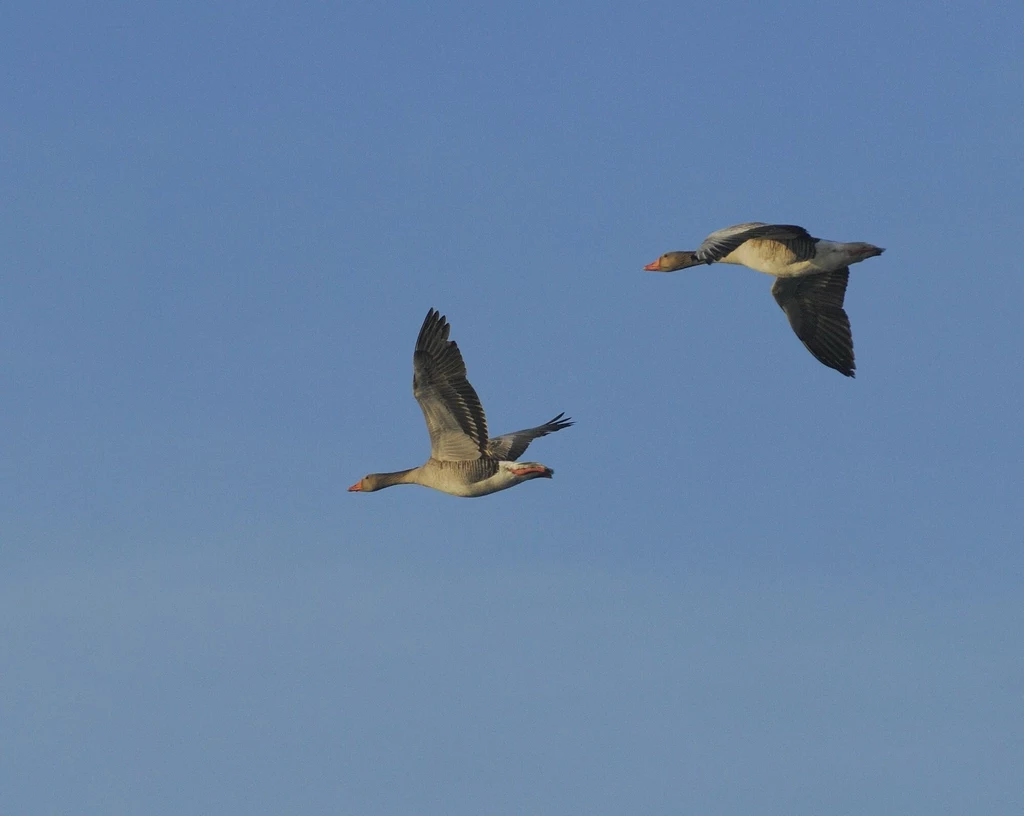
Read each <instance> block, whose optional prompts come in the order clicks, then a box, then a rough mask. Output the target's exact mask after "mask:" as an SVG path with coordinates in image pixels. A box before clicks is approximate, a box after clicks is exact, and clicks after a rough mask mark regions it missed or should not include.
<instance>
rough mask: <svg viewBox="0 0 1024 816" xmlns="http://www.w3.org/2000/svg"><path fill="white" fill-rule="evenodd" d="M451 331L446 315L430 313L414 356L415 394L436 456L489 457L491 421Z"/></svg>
mask: <svg viewBox="0 0 1024 816" xmlns="http://www.w3.org/2000/svg"><path fill="white" fill-rule="evenodd" d="M450 331H451V326H449V325H448V322H447V320H445V317H444V315H442V314H439V313H438V312H437V310H436V309H431V310H430V311H429V312H427V317H426V319H425V320H424V321H423V326H422V327H421V328H420V334H419V337H417V338H416V351H415V352H414V353H413V356H412V366H413V377H412V393H413V396H414V397H416V401H417V402H418V403H419V404H420V409H421V410H422V411H423V418H424V419H425V420H426V421H427V430H428V431H429V432H430V455H431V456H432V457H433V458H434V459H441V460H449V461H457V462H465V461H470V460H473V459H479V458H480V457H481V456H483V455H484V452H485V449H486V445H487V420H486V418H485V417H484V409H483V407H482V406H481V405H480V398H479V397H478V396H477V395H476V391H474V390H473V386H472V385H470V384H469V380H467V379H466V364H465V363H464V362H463V361H462V354H461V353H460V352H459V347H458V345H456V343H455V341H453V340H449V339H448V333H449V332H450Z"/></svg>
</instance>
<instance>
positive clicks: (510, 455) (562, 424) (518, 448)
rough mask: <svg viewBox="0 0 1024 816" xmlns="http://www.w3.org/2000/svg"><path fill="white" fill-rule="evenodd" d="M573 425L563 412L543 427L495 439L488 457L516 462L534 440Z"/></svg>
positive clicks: (488, 444)
mask: <svg viewBox="0 0 1024 816" xmlns="http://www.w3.org/2000/svg"><path fill="white" fill-rule="evenodd" d="M563 417H565V418H564V419H563ZM572 424H574V423H573V421H572V420H571V419H569V418H568V417H566V416H565V412H564V411H563V412H562V413H561V414H559V415H558V416H556V417H555V418H554V419H551V420H549V421H547V422H545V423H544V424H543V425H538V426H537V427H536V428H527V429H526V430H524V431H513V432H512V433H507V434H502V435H501V436H496V437H494V439H492V440H490V441H489V442H488V443H487V455H488V456H492V457H494V458H495V459H502V460H504V461H507V462H514V461H515V460H516V459H518V458H519V457H520V456H522V455H523V454H524V453H526V449H527V448H528V447H529V446H530V443H531V442H532V441H533V440H534V439H539V438H540V437H542V436H547V435H548V434H549V433H554V432H555V431H560V430H562V428H568V427H569V426H570V425H572Z"/></svg>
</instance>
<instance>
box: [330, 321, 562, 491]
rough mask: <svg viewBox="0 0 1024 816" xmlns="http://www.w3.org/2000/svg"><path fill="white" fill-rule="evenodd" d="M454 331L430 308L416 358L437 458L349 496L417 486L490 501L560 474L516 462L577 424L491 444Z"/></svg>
mask: <svg viewBox="0 0 1024 816" xmlns="http://www.w3.org/2000/svg"><path fill="white" fill-rule="evenodd" d="M450 331H451V326H449V325H448V321H447V320H446V319H445V317H444V315H442V314H439V313H438V312H437V311H436V310H435V309H431V310H430V311H429V312H428V313H427V317H426V319H425V320H424V321H423V326H422V327H421V328H420V334H419V337H417V338H416V351H415V352H414V353H413V357H412V365H413V377H412V393H413V396H414V397H416V401H417V402H418V403H419V404H420V408H421V409H422V411H423V417H424V419H426V421H427V430H428V431H429V432H430V458H429V459H428V460H427V461H426V463H425V464H422V465H420V466H419V467H414V468H410V469H409V470H400V471H397V472H394V473H371V474H369V475H368V476H364V477H363V478H362V479H360V480H359V481H358V482H356V483H355V484H354V485H352V487H350V488H349V492H350V493H372V492H373V491H374V490H381V489H383V488H385V487H391V486H392V485H400V484H418V485H423V486H424V487H432V488H434V489H435V490H441V491H443V492H445V493H450V494H452V495H453V496H486V495H487V494H489V493H495V492H497V491H499V490H505V489H506V488H509V487H513V486H514V485H517V484H519V483H520V482H525V481H528V480H530V479H550V478H551V476H552V474H554V471H553V470H552V469H551V468H549V467H547V466H546V465H542V464H540V463H539V462H517V461H516V460H517V459H518V458H519V457H520V456H522V455H523V454H524V453H525V452H526V449H527V447H529V445H530V443H531V442H532V441H533V440H534V439H537V438H538V437H541V436H547V435H548V434H549V433H554V432H555V431H560V430H562V428H568V427H569V426H570V425H572V424H573V422H572V420H571V419H569V418H568V417H566V416H565V414H564V413H562V414H559V415H558V416H556V417H555V418H554V419H552V420H550V421H548V422H545V423H544V424H543V425H538V426H537V427H536V428H528V429H526V430H524V431H514V432H513V433H509V434H504V435H503V436H496V437H493V438H489V437H488V436H487V419H486V418H485V417H484V409H483V406H481V405H480V398H479V397H478V396H477V395H476V391H475V390H474V389H473V386H472V385H470V384H469V380H467V379H466V364H465V363H464V362H463V361H462V354H461V353H460V352H459V347H458V345H456V343H455V341H454V340H449V339H448V333H449V332H450Z"/></svg>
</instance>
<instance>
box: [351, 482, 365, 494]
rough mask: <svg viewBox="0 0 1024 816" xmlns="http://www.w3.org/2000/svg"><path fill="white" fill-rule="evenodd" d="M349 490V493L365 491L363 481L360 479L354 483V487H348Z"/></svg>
mask: <svg viewBox="0 0 1024 816" xmlns="http://www.w3.org/2000/svg"><path fill="white" fill-rule="evenodd" d="M348 492H349V493H362V492H363V483H362V481H358V482H356V483H355V484H354V485H352V487H350V488H349V489H348Z"/></svg>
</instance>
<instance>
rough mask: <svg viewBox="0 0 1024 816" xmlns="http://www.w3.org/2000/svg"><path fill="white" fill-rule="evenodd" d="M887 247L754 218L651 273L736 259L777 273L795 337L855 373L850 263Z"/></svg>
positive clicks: (777, 291)
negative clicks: (847, 305)
mask: <svg viewBox="0 0 1024 816" xmlns="http://www.w3.org/2000/svg"><path fill="white" fill-rule="evenodd" d="M884 251H885V250H884V249H882V248H881V247H876V246H875V245H874V244H865V243H862V242H855V243H848V244H847V243H842V242H840V241H826V240H825V239H824V238H814V237H812V236H811V234H810V233H809V232H807V230H805V229H804V228H803V227H795V226H793V225H791V224H763V223H761V222H760V221H754V222H751V223H749V224H737V225H736V226H734V227H726V228H725V229H720V230H718V231H717V232H713V233H711V234H710V235H709V236H708V237H707V238H705V239H704V243H702V244H701V245H700V247H698V248H697V250H696V251H693V252H691V251H687V252H666V253H665V254H664V255H662V256H661V257H660V258H658V260H656V261H654V262H652V263H649V264H647V266H645V267H644V269H646V270H648V271H650V272H675V271H676V270H677V269H686V268H687V267H690V266H698V265H700V264H713V263H731V264H740V265H742V266H746V267H749V268H750V269H754V270H756V271H757V272H764V273H765V274H768V275H773V276H774V277H775V283H774V284H773V285H772V295H774V297H775V301H776V302H777V303H778V304H779V306H781V307H782V311H784V312H785V313H786V317H788V318H789V325H790V326H792V327H793V331H794V332H796V336H797V337H799V338H800V341H801V342H802V343H803V344H804V345H805V346H806V347H807V350H808V351H809V352H811V354H813V355H814V356H815V357H816V358H817V359H818V360H819V361H820V362H821V363H824V364H825V365H827V366H828V367H829V368H834V369H835V370H836V371H838V372H839V373H840V374H845V375H846V376H847V377H852V376H854V369H855V368H856V365H855V363H854V360H853V335H852V334H851V332H850V318H849V317H847V315H846V312H845V311H844V309H843V298H844V297H845V295H846V284H847V281H848V280H849V277H850V264H855V263H859V262H860V261H863V260H865V259H866V258H873V257H874V256H875V255H881V254H882V253H883V252H884Z"/></svg>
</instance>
